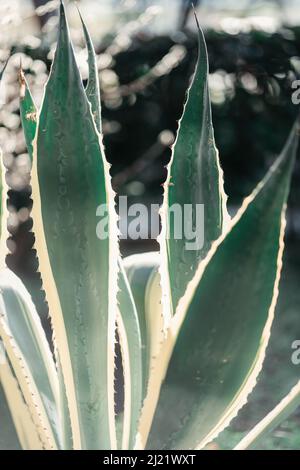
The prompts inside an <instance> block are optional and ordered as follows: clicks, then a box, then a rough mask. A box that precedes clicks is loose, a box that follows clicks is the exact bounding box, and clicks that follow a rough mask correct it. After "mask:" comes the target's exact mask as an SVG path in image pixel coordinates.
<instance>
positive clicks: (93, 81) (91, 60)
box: [78, 10, 102, 133]
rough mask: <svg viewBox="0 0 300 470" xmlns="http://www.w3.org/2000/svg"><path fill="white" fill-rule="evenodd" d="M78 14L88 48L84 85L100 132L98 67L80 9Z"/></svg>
mask: <svg viewBox="0 0 300 470" xmlns="http://www.w3.org/2000/svg"><path fill="white" fill-rule="evenodd" d="M78 12H79V16H80V19H81V23H82V27H83V32H84V37H85V42H86V45H87V50H88V66H89V79H88V83H87V86H86V90H85V91H86V95H87V98H88V100H89V102H90V103H91V106H92V113H93V116H94V119H95V122H96V126H97V129H98V131H99V132H100V133H101V132H102V123H101V101H100V86H99V76H98V67H97V59H96V54H95V49H94V45H93V42H92V39H91V37H90V34H89V31H88V29H87V27H86V25H85V23H84V21H83V18H82V16H81V13H80V11H79V10H78Z"/></svg>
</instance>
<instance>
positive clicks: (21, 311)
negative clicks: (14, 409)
mask: <svg viewBox="0 0 300 470" xmlns="http://www.w3.org/2000/svg"><path fill="white" fill-rule="evenodd" d="M0 290H1V294H0V336H1V338H2V341H3V344H4V347H5V350H6V353H7V355H8V358H9V360H10V363H11V365H12V368H13V370H14V373H15V376H16V377H17V380H18V383H19V386H20V388H21V390H22V393H23V395H24V398H25V401H26V403H27V405H28V407H29V410H30V413H31V415H32V418H33V419H34V422H35V425H36V427H37V430H38V434H39V435H40V438H41V439H42V440H43V445H44V446H46V447H47V448H59V447H60V446H61V443H60V428H59V420H58V413H57V405H58V381H57V373H56V370H55V366H54V361H53V358H52V355H51V352H50V349H49V345H48V343H47V340H46V336H45V333H44V330H43V328H42V326H41V323H40V319H39V316H38V314H37V312H36V310H35V308H34V305H33V303H32V301H31V299H30V296H29V294H28V292H27V291H26V289H25V287H24V285H23V284H22V282H21V281H20V280H19V279H18V278H17V277H16V276H15V274H13V273H12V272H11V271H10V270H9V269H7V268H6V269H2V271H1V272H0ZM8 399H9V400H10V396H9V395H8Z"/></svg>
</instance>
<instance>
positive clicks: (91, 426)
mask: <svg viewBox="0 0 300 470" xmlns="http://www.w3.org/2000/svg"><path fill="white" fill-rule="evenodd" d="M32 192H33V200H34V201H35V204H34V207H33V222H34V231H35V236H36V248H37V253H38V257H39V263H40V271H41V274H42V278H43V282H44V287H45V290H46V292H47V300H48V303H49V310H50V316H51V319H52V325H53V329H54V333H55V341H56V346H57V351H58V355H59V358H60V361H61V366H62V372H63V377H64V380H65V387H66V395H67V400H68V406H69V410H70V417H71V425H72V434H73V445H74V448H75V449H80V448H84V449H114V448H115V447H116V435H115V422H114V421H115V419H114V340H115V321H116V313H115V312H116V307H117V303H116V298H117V258H118V248H117V230H116V227H117V223H116V216H115V211H114V194H113V192H112V190H111V186H110V176H109V167H108V164H107V162H106V160H105V157H104V151H103V147H102V143H101V142H100V140H99V134H98V132H97V129H96V126H95V123H94V119H93V116H92V113H91V107H90V104H89V102H88V100H87V97H86V94H85V90H84V88H83V85H82V80H81V77H80V74H79V70H78V67H77V65H76V61H75V57H74V51H73V48H72V45H71V42H70V37H69V31H68V26H67V22H66V17H65V11H64V6H63V4H61V11H60V26H59V39H58V45H57V50H56V54H55V58H54V62H53V65H52V70H51V74H50V77H49V80H48V83H47V86H46V91H45V97H44V102H43V105H42V109H41V111H40V114H39V117H38V130H37V133H36V138H35V141H34V158H33V176H32ZM101 204H106V205H107V207H108V212H109V213H108V228H109V233H110V237H109V238H108V237H106V238H105V239H104V240H99V239H98V238H97V235H96V225H97V222H98V220H97V218H96V210H97V208H98V206H99V205H101Z"/></svg>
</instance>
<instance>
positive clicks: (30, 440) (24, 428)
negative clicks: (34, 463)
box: [0, 340, 44, 450]
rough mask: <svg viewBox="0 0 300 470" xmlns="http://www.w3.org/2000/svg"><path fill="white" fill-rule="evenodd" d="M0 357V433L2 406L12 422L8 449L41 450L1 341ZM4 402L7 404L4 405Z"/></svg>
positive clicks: (34, 428) (41, 446)
mask: <svg viewBox="0 0 300 470" xmlns="http://www.w3.org/2000/svg"><path fill="white" fill-rule="evenodd" d="M1 348H3V351H1ZM0 356H1V357H0V388H1V386H2V389H3V392H4V396H3V394H2V393H1V392H2V391H1V390H0V402H1V431H2V429H3V421H2V419H3V414H2V413H3V410H4V406H6V407H7V409H8V412H9V413H10V415H11V418H12V421H13V424H12V427H11V428H10V429H9V430H8V436H9V437H8V439H7V441H9V442H7V444H9V445H10V448H13V449H19V446H20V445H21V447H22V449H23V450H43V449H44V446H43V442H42V441H41V439H40V436H39V434H38V431H37V428H36V426H35V424H34V421H33V419H32V417H31V414H30V409H29V407H28V406H27V404H26V402H25V400H24V397H23V394H22V392H21V389H20V387H19V384H18V381H17V379H16V376H15V374H14V372H13V370H12V367H11V365H10V363H9V360H8V358H7V356H6V353H5V349H4V346H3V345H2V342H1V340H0ZM5 401H6V402H7V403H5ZM5 410H6V409H5ZM13 427H14V428H15V431H16V436H15V435H14V433H13ZM1 437H2V436H1Z"/></svg>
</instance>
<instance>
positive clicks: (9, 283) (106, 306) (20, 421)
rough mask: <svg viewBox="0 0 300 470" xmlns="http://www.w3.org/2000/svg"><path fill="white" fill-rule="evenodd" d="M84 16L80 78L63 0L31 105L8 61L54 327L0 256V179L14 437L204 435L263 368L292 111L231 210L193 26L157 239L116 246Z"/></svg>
mask: <svg viewBox="0 0 300 470" xmlns="http://www.w3.org/2000/svg"><path fill="white" fill-rule="evenodd" d="M82 23H83V29H84V35H85V40H86V43H87V48H88V65H89V81H88V84H87V86H86V88H84V86H83V82H82V78H81V76H80V73H79V70H78V67H77V64H76V59H75V55H74V51H73V47H72V44H71V40H70V36H69V31H68V26H67V21H66V16H65V10H64V6H63V3H61V7H60V23H59V37H58V44H57V49H56V53H55V57H54V61H53V65H52V69H51V73H50V76H49V80H48V82H47V84H46V87H45V94H44V99H43V103H42V106H41V109H40V110H37V108H36V106H35V104H34V101H33V98H32V96H31V93H30V90H29V88H28V85H27V82H26V79H25V77H24V75H23V73H22V71H20V96H21V99H20V109H21V119H22V124H23V129H24V134H25V139H26V143H27V147H28V152H29V155H30V158H31V160H32V181H31V184H32V198H33V212H32V218H33V231H34V235H35V248H36V250H37V255H38V259H39V270H40V273H41V276H42V281H43V288H44V290H45V293H46V299H47V302H48V305H49V314H50V319H51V325H52V330H53V341H52V349H51V348H50V346H49V343H48V341H47V339H46V335H45V332H44V330H43V328H42V326H41V322H40V319H39V316H38V314H37V312H36V308H35V306H34V304H33V302H32V300H31V298H30V295H29V294H28V292H27V291H26V289H25V287H24V285H23V284H22V282H21V281H20V280H19V279H18V278H17V277H16V275H14V274H13V273H12V272H11V271H10V270H9V269H8V268H7V267H6V265H5V255H6V248H5V242H6V238H7V233H6V221H5V218H6V209H5V207H6V204H5V199H6V189H5V184H4V182H3V184H2V200H3V203H2V212H1V220H2V222H1V230H2V233H1V273H0V289H1V292H0V337H1V343H0V345H1V348H2V349H1V358H0V379H1V384H2V386H3V389H4V391H5V394H6V398H7V402H8V405H9V408H10V411H11V414H12V417H13V420H14V424H15V427H16V430H17V433H18V436H19V440H20V443H21V445H22V447H23V448H24V449H117V448H119V449H124V450H126V449H133V448H135V449H143V448H149V449H194V448H204V447H205V446H206V444H208V443H209V442H210V441H212V440H213V439H214V438H216V437H217V436H218V434H219V433H220V432H221V431H222V430H223V429H224V428H225V427H226V426H227V425H228V424H229V423H230V421H231V420H232V419H233V418H234V417H235V416H236V415H237V413H238V411H239V410H240V409H241V407H242V406H243V405H244V404H245V403H246V401H247V397H248V395H249V393H250V392H251V391H252V389H253V388H254V386H255V384H256V380H257V376H258V374H259V372H260V370H261V368H262V364H263V360H264V356H265V351H266V347H267V344H268V340H269V337H270V330H271V326H272V321H273V317H274V312H275V307H276V301H277V297H278V292H279V280H280V272H281V266H282V254H283V248H284V230H285V211H286V203H287V198H288V192H289V187H290V180H291V176H292V170H293V166H294V161H295V158H296V151H297V145H298V134H299V124H298V122H297V123H296V124H295V125H294V127H293V129H292V131H291V134H290V136H289V138H288V140H287V143H286V146H285V147H284V149H283V151H282V153H281V155H280V156H279V157H278V158H277V159H276V161H275V162H274V164H273V165H272V167H271V168H270V170H269V172H268V173H267V175H266V176H265V178H264V179H263V180H262V182H261V183H260V184H259V185H258V186H257V188H256V189H255V190H254V191H253V193H252V194H251V195H250V196H249V197H248V198H246V200H245V201H244V202H243V204H242V206H241V208H240V209H239V211H238V212H237V214H236V215H235V216H234V217H233V218H231V217H230V216H229V214H228V213H227V209H226V195H225V192H224V189H223V173H222V170H221V168H220V163H219V158H218V151H217V149H216V145H215V140H214V132H213V125H212V115H211V106H210V98H209V88H208V59H207V50H206V45H205V40H204V36H203V33H202V31H201V29H200V28H199V58H198V62H197V66H196V70H195V73H194V76H193V80H192V83H191V85H190V88H189V90H188V94H187V100H186V103H185V107H184V112H183V117H182V119H181V121H180V122H179V126H178V135H177V139H176V142H175V143H174V145H173V148H172V156H171V160H170V163H169V165H168V177H167V180H166V183H165V185H164V201H163V205H162V208H161V212H160V216H161V223H162V230H161V234H160V236H159V243H160V251H159V252H157V253H145V254H139V255H133V256H131V257H128V258H126V259H125V260H123V259H122V258H121V255H120V252H119V246H118V224H117V215H116V211H115V194H114V192H113V190H112V186H111V178H110V169H109V165H108V163H107V161H106V158H105V149H104V146H103V141H102V129H101V109H100V92H99V83H98V71H97V66H96V59H95V53H94V49H93V45H92V41H91V38H90V36H89V33H88V30H87V28H86V26H85V24H84V22H83V20H82ZM2 179H3V178H2ZM101 204H106V205H107V207H108V215H107V226H108V231H109V237H107V238H105V239H101V240H100V239H99V238H98V237H97V235H96V223H97V219H96V214H97V208H98V207H99V205H101ZM174 204H178V205H179V206H183V205H185V204H190V205H191V206H192V207H194V208H195V207H196V206H197V205H202V207H203V208H204V222H205V226H204V240H203V244H202V245H201V247H200V246H199V247H197V249H194V250H188V249H187V246H186V242H187V241H188V240H187V238H186V237H182V238H181V239H180V238H178V237H176V234H175V229H176V228H175V225H174V220H173V218H172V217H171V215H170V211H169V210H168V209H169V208H170V207H171V206H172V205H174ZM191 217H192V219H193V220H194V218H195V212H192V213H191ZM116 331H117V338H118V342H119V344H120V348H121V355H122V368H123V374H124V410H123V412H122V413H119V414H117V415H116V414H115V393H116V390H115V388H116V384H115V376H114V370H115V350H116ZM51 350H53V351H54V354H53V355H52V352H51ZM299 404H300V383H298V384H297V385H296V387H295V388H294V389H293V390H292V391H291V393H290V394H289V395H288V396H287V397H286V398H285V399H284V400H283V401H282V402H281V403H280V404H279V405H278V406H277V407H276V408H275V409H274V410H273V411H272V412H271V413H270V415H268V416H267V417H266V418H265V419H264V420H263V421H262V422H261V423H259V424H258V425H257V426H256V427H255V428H254V429H253V431H252V432H251V433H250V434H249V435H248V436H246V437H245V438H244V439H243V441H242V442H241V443H240V444H239V445H238V446H237V448H239V449H242V448H250V447H251V446H253V445H255V443H256V441H257V439H259V438H260V437H261V436H262V435H263V434H264V433H265V432H267V431H269V430H270V429H271V428H272V427H273V426H275V425H276V424H278V422H280V420H282V419H283V418H284V417H286V416H287V415H288V414H289V413H291V412H292V411H293V409H295V408H296V406H297V405H299Z"/></svg>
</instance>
